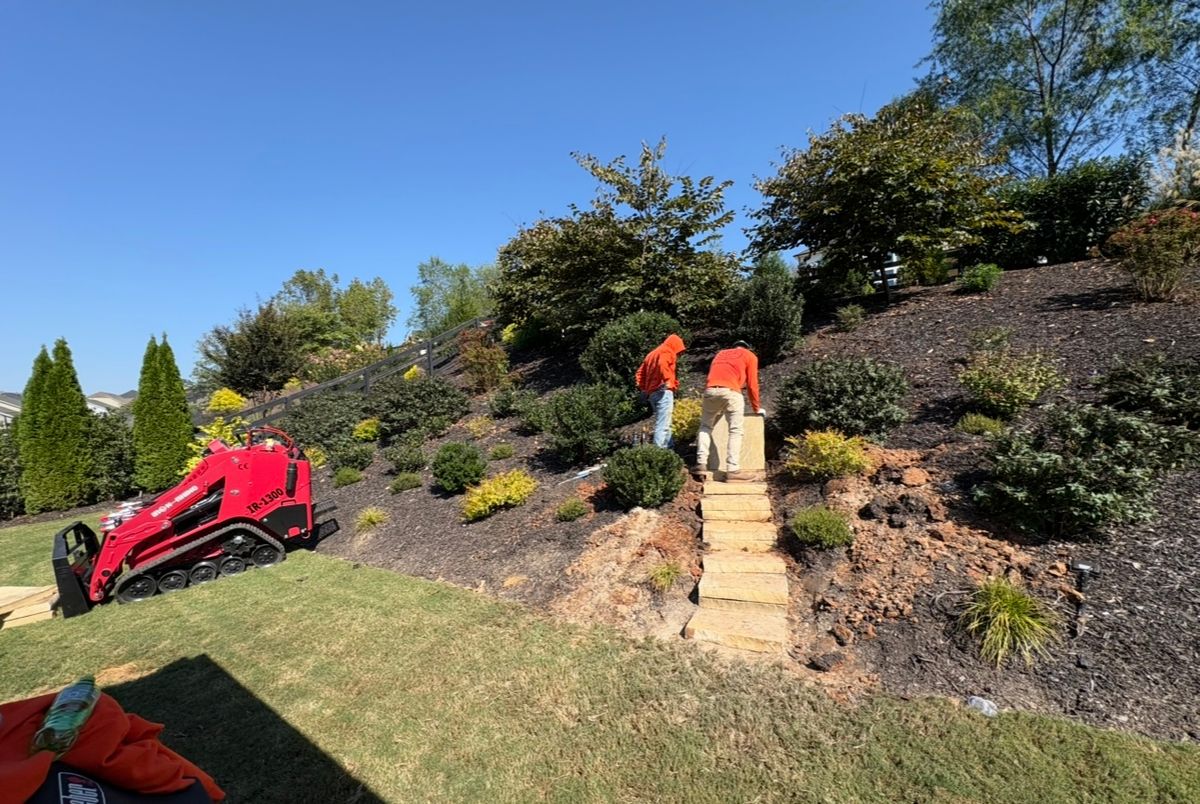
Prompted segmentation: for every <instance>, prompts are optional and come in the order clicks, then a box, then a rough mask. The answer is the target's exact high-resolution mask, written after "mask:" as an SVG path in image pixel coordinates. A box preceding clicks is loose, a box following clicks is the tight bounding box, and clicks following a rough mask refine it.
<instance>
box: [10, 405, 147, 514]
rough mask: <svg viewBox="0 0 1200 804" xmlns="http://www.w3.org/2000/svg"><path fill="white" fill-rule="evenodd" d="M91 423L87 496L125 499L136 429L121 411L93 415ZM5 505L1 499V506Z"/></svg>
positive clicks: (130, 481) (130, 486)
mask: <svg viewBox="0 0 1200 804" xmlns="http://www.w3.org/2000/svg"><path fill="white" fill-rule="evenodd" d="M88 425H89V426H88V453H89V456H90V458H91V471H90V472H89V473H88V479H89V492H88V498H89V499H92V500H121V499H124V498H125V496H126V495H128V494H129V493H130V492H131V491H133V489H134V459H133V452H134V450H133V431H132V430H131V429H130V427H129V422H128V421H127V420H126V419H125V417H123V416H121V415H120V414H115V413H108V414H100V415H92V416H91V417H90V418H89V421H88ZM7 429H12V428H7ZM0 471H2V470H0ZM2 494H3V492H2V491H0V495H2ZM3 506H4V503H3V502H2V501H0V509H2V508H3Z"/></svg>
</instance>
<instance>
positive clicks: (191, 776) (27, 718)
mask: <svg viewBox="0 0 1200 804" xmlns="http://www.w3.org/2000/svg"><path fill="white" fill-rule="evenodd" d="M55 695H57V693H53V692H52V693H50V694H48V695H41V696H39V697H37V698H30V699H28V700H24V701H14V702H12V703H6V704H0V718H2V719H0V801H24V800H25V799H27V798H29V797H30V796H32V795H33V794H34V793H35V792H36V791H37V789H38V787H40V786H41V784H42V782H43V781H45V779H46V774H47V772H48V771H49V770H50V763H51V762H53V761H54V755H53V754H51V753H50V752H49V751H41V752H39V753H36V754H34V755H33V756H30V755H29V746H30V744H31V742H32V741H33V735H34V734H35V733H36V732H37V730H38V729H39V728H41V726H42V718H43V717H44V716H45V714H46V710H47V709H49V708H50V704H52V703H54V697H55ZM161 731H162V726H159V725H157V724H154V723H150V722H149V721H146V720H142V719H141V718H140V717H138V716H137V715H133V714H128V713H126V712H125V711H124V710H123V709H121V705H120V704H118V703H117V702H116V701H115V700H113V699H112V698H110V697H109V696H108V695H104V694H101V695H100V699H99V700H98V701H96V708H95V709H93V710H92V715H91V717H89V718H88V721H87V723H86V724H85V725H84V727H83V729H82V730H81V731H80V733H79V738H78V739H77V740H76V741H75V745H74V746H72V747H71V750H69V751H67V753H66V754H64V755H63V757H62V761H63V762H64V763H65V764H67V765H70V766H71V767H73V768H75V769H76V770H78V771H80V772H81V773H85V774H87V775H89V776H95V777H96V778H98V779H100V780H101V781H104V782H108V783H109V784H111V785H113V786H115V787H121V788H124V789H126V790H130V791H132V792H135V793H148V794H153V793H177V792H179V791H180V790H185V789H187V788H188V787H191V785H192V782H193V780H195V779H198V780H199V781H200V784H202V785H203V786H204V790H205V792H207V793H208V797H209V798H211V799H212V800H213V801H222V800H223V799H224V798H225V793H224V792H223V791H222V790H221V788H219V787H217V785H216V783H215V782H214V781H213V780H212V777H210V776H209V775H208V774H207V773H205V772H204V771H202V770H200V769H199V768H197V767H196V766H195V765H193V764H192V763H190V762H188V761H187V760H186V759H184V758H183V757H181V756H179V754H176V753H175V752H174V751H172V750H171V749H169V748H167V747H166V746H165V745H163V744H162V743H160V742H159V741H158V735H159V733H160V732H161Z"/></svg>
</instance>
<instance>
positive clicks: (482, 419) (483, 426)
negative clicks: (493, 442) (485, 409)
mask: <svg viewBox="0 0 1200 804" xmlns="http://www.w3.org/2000/svg"><path fill="white" fill-rule="evenodd" d="M494 426H495V423H494V422H493V421H492V420H491V419H489V418H488V417H487V416H472V417H471V418H470V419H467V420H466V421H465V422H463V428H464V429H465V430H466V431H467V432H468V433H470V434H471V438H474V439H480V438H483V437H484V436H485V435H487V434H488V433H490V432H491V431H492V428H493V427H494Z"/></svg>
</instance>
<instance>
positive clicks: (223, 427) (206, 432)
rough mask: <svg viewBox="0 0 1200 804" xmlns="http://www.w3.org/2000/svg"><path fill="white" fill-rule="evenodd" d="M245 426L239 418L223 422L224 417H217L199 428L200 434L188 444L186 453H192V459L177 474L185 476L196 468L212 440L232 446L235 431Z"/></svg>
mask: <svg viewBox="0 0 1200 804" xmlns="http://www.w3.org/2000/svg"><path fill="white" fill-rule="evenodd" d="M245 426H246V422H245V420H244V419H242V417H241V416H234V417H233V418H232V419H230V420H229V421H225V417H223V416H218V417H216V418H215V419H213V420H212V421H211V422H209V423H208V424H206V425H203V426H202V427H201V428H200V432H199V433H197V434H196V437H195V439H193V440H192V443H190V444H188V451H189V452H191V453H192V457H190V458H188V461H187V463H186V464H184V466H183V471H181V472H180V473H179V474H181V475H186V474H187V473H188V472H191V471H192V470H193V469H195V468H196V465H197V464H198V463H200V461H201V460H202V459H203V458H204V450H205V449H207V448H208V444H209V442H210V441H212V440H213V439H220V440H221V441H224V442H225V443H226V444H228V445H230V446H233V445H234V444H235V443H236V442H237V439H236V438H235V436H234V433H235V431H237V430H240V429H241V428H244V427H245Z"/></svg>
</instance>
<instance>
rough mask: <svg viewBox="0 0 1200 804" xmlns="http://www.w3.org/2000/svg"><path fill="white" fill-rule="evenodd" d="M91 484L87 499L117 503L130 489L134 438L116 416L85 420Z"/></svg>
mask: <svg viewBox="0 0 1200 804" xmlns="http://www.w3.org/2000/svg"><path fill="white" fill-rule="evenodd" d="M88 448H89V450H90V451H91V456H92V464H91V469H92V473H91V483H90V484H89V491H88V499H89V500H92V501H95V500H118V499H121V498H122V497H124V496H125V495H126V494H128V493H129V492H130V491H131V490H132V489H133V436H132V434H131V433H130V430H129V422H128V421H127V420H126V418H125V416H124V415H122V414H121V413H118V412H113V413H101V414H99V415H97V414H91V415H90V416H89V417H88Z"/></svg>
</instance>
